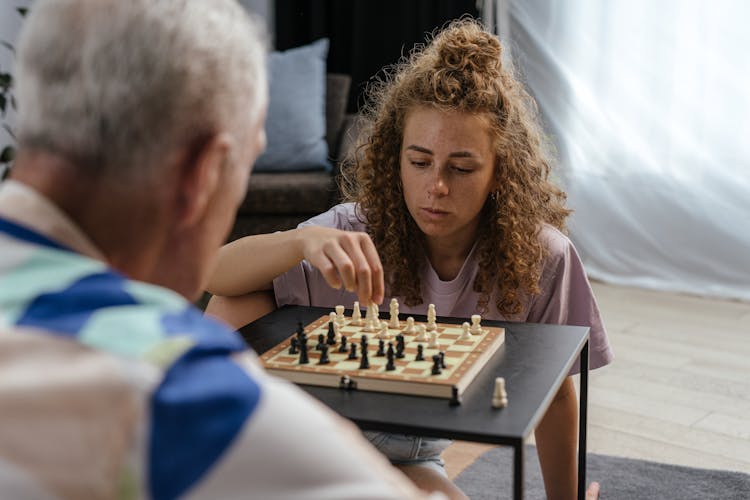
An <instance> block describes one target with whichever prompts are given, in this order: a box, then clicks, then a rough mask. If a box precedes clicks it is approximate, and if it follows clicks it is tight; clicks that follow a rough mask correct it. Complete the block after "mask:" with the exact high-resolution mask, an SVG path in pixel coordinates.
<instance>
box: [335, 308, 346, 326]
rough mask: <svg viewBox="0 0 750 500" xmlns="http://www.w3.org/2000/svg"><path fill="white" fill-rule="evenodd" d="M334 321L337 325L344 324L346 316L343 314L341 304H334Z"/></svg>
mask: <svg viewBox="0 0 750 500" xmlns="http://www.w3.org/2000/svg"><path fill="white" fill-rule="evenodd" d="M336 323H338V324H339V326H344V325H345V324H346V317H345V316H344V306H342V305H338V306H336Z"/></svg>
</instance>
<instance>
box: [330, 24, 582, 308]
mask: <svg viewBox="0 0 750 500" xmlns="http://www.w3.org/2000/svg"><path fill="white" fill-rule="evenodd" d="M501 54H502V47H501V45H500V42H499V41H498V39H497V38H496V37H495V36H494V35H493V34H491V33H489V32H488V31H487V30H486V29H485V28H484V27H483V26H482V25H481V24H480V23H479V22H478V21H476V20H473V19H470V18H463V19H460V20H456V21H453V22H451V23H450V24H449V25H448V26H447V27H446V28H445V29H444V30H442V31H440V32H439V33H437V34H436V35H434V37H433V38H432V40H429V41H428V44H427V45H425V46H418V47H417V48H415V49H414V51H412V53H411V54H410V55H409V56H408V57H404V58H402V60H401V61H400V62H399V63H397V64H396V65H394V66H391V67H389V68H386V70H385V71H384V73H383V76H381V77H379V78H378V79H376V80H375V81H374V83H371V84H370V85H369V87H368V89H367V96H368V104H367V105H366V106H365V107H364V109H363V110H362V113H361V114H362V120H363V128H362V133H361V135H360V137H359V140H358V146H357V148H356V151H355V153H354V154H353V158H352V161H350V162H348V163H347V164H345V165H344V166H343V167H342V174H341V177H340V181H341V182H340V183H341V189H342V193H343V195H344V199H345V200H347V201H355V202H357V204H358V210H359V212H358V214H359V215H360V217H362V218H363V220H364V221H366V225H367V231H368V233H369V234H370V236H371V237H372V239H373V242H374V243H375V246H376V248H377V249H378V252H379V254H380V258H381V261H382V263H383V267H384V269H385V272H386V280H387V286H388V291H389V294H390V295H391V296H398V297H402V299H403V300H404V302H405V303H406V304H407V305H416V304H420V303H422V297H421V282H420V279H419V269H420V267H421V266H422V264H423V263H424V259H426V253H425V250H424V247H423V237H422V233H421V231H420V230H419V229H418V227H417V224H416V222H414V220H413V219H412V217H411V216H410V214H409V212H408V210H407V207H406V202H405V201H404V195H403V188H402V186H401V180H400V154H401V146H402V144H401V142H402V138H403V132H404V122H405V117H406V115H407V113H408V111H409V110H410V109H412V108H414V107H416V106H431V107H434V108H436V109H442V110H454V111H460V112H466V113H472V114H476V113H478V114H482V115H484V116H486V117H487V118H488V119H489V120H488V122H489V134H490V138H491V143H492V147H493V148H494V153H495V180H496V184H497V186H499V187H498V189H497V191H496V192H494V193H491V195H490V196H489V197H488V198H487V201H486V202H485V205H484V208H483V209H482V213H481V217H482V221H481V223H480V224H479V232H478V234H477V248H476V252H477V256H478V264H479V269H482V270H483V271H482V272H480V273H478V274H477V277H476V279H475V281H474V284H473V288H474V291H475V292H477V293H479V296H480V299H479V303H478V304H477V310H478V311H480V312H486V311H487V309H488V304H489V301H490V297H491V295H492V292H493V290H494V289H495V288H496V289H497V292H498V293H497V295H496V301H495V306H496V307H497V310H498V312H499V313H500V314H502V315H513V314H517V313H519V312H520V311H521V309H522V302H521V299H522V297H524V296H528V295H534V294H538V293H539V292H540V288H539V279H540V275H541V272H542V263H543V260H544V257H545V254H546V249H545V247H544V246H543V245H542V243H541V242H540V241H539V231H540V230H541V228H542V226H543V225H544V224H545V223H548V224H551V225H552V226H554V227H556V228H558V229H560V230H564V229H565V227H564V226H565V219H566V218H567V216H568V215H569V214H570V212H571V211H570V210H568V209H567V208H565V199H566V195H565V193H564V192H563V191H561V190H560V189H558V188H557V187H556V186H554V185H553V184H552V183H551V182H550V180H549V175H550V167H551V154H550V151H551V148H550V147H549V144H548V143H547V142H546V139H545V136H544V134H543V132H542V129H541V126H540V123H539V120H538V112H537V107H536V103H535V102H534V100H533V99H532V98H531V96H530V95H529V94H528V93H527V92H526V90H525V89H524V88H523V86H522V84H521V83H520V82H519V80H518V78H517V77H516V76H515V75H514V72H513V70H512V68H507V67H504V65H503V63H502V62H501Z"/></svg>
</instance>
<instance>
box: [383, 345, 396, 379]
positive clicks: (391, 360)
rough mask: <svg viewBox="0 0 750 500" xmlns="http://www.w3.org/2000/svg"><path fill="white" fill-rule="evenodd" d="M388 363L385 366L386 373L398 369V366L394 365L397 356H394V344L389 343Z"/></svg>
mask: <svg viewBox="0 0 750 500" xmlns="http://www.w3.org/2000/svg"><path fill="white" fill-rule="evenodd" d="M387 356H388V362H387V363H386V364H385V371H387V372H392V371H393V370H395V369H396V364H395V363H394V361H395V359H396V356H394V354H393V343H391V342H388V354H387Z"/></svg>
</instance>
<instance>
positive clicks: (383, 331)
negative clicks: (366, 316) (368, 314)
mask: <svg viewBox="0 0 750 500" xmlns="http://www.w3.org/2000/svg"><path fill="white" fill-rule="evenodd" d="M378 338H379V339H383V340H388V339H389V338H391V334H390V333H389V332H388V322H387V321H381V322H380V333H378Z"/></svg>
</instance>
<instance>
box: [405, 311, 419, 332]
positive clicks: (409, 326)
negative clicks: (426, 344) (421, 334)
mask: <svg viewBox="0 0 750 500" xmlns="http://www.w3.org/2000/svg"><path fill="white" fill-rule="evenodd" d="M416 332H417V328H416V327H415V326H414V318H412V317H411V316H409V317H408V318H406V328H404V333H406V334H407V335H413V334H414V333H416Z"/></svg>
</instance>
